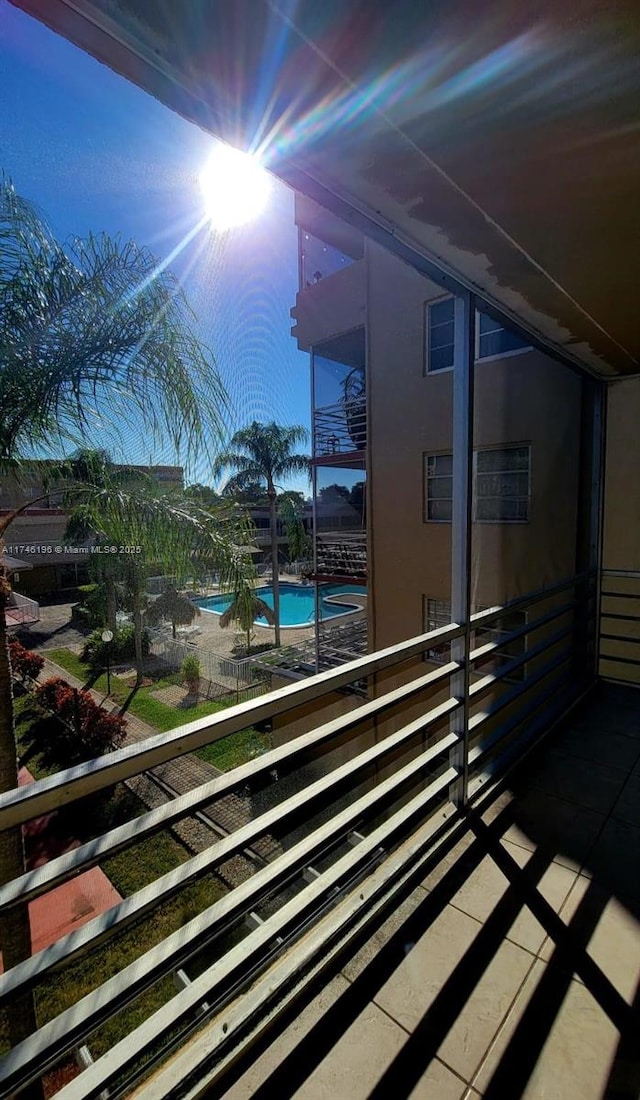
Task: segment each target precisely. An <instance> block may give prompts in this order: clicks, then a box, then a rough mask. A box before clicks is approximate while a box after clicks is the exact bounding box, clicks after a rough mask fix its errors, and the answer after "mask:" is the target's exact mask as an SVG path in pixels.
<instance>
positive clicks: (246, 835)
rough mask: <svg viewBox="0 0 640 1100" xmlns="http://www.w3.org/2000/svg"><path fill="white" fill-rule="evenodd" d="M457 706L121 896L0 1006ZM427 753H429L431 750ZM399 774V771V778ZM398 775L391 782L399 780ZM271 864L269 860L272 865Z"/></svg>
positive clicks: (19, 975)
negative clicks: (123, 897)
mask: <svg viewBox="0 0 640 1100" xmlns="http://www.w3.org/2000/svg"><path fill="white" fill-rule="evenodd" d="M457 705H458V703H457V700H455V699H448V700H446V701H445V702H444V703H441V704H440V705H439V706H437V707H434V708H433V709H432V710H431V711H429V712H428V714H426V715H423V716H421V717H420V718H417V719H415V720H414V721H413V722H410V723H409V724H408V725H407V726H405V727H403V728H402V729H400V730H398V731H396V733H394V734H392V735H391V736H390V737H388V738H385V739H384V740H383V741H380V742H379V743H378V744H377V745H374V746H372V747H371V748H370V749H367V750H365V752H363V753H360V754H359V755H358V756H356V757H355V758H354V759H353V760H349V761H347V762H346V763H345V764H343V765H341V767H339V768H337V769H335V771H333V772H331V773H330V774H329V775H325V776H322V777H321V778H320V779H318V780H316V782H315V783H312V784H311V785H310V786H308V787H305V788H303V789H302V790H301V791H298V792H296V794H294V795H292V796H291V797H290V798H288V799H286V800H285V801H283V802H280V803H278V805H276V806H274V807H272V808H271V809H270V810H267V811H266V813H264V814H261V815H260V817H256V818H253V819H252V820H251V821H249V822H248V823H247V824H246V825H244V826H242V828H240V829H236V830H235V832H233V833H231V834H230V835H229V836H227V837H224V838H223V839H222V840H220V841H218V842H217V843H215V844H212V845H211V846H210V847H209V848H207V849H205V851H204V852H200V853H198V854H197V855H195V856H192V857H191V859H189V860H187V861H186V862H185V863H182V864H181V865H180V866H179V867H176V868H174V869H173V870H172V871H168V872H167V873H166V874H164V875H162V876H161V877H160V878H158V879H155V880H154V881H153V882H151V883H149V885H148V886H146V887H143V889H141V890H138V891H137V892H136V893H135V894H133V895H131V897H128V898H125V899H124V900H123V901H121V902H119V903H118V904H117V905H114V906H112V908H111V909H108V910H106V911H105V912H104V913H101V914H100V915H99V916H97V917H94V919H93V920H92V921H90V922H89V923H88V924H85V925H83V927H82V928H79V929H77V930H76V931H73V932H69V933H68V934H67V935H66V936H63V937H62V938H61V939H59V940H57V941H56V943H54V944H52V945H51V946H50V947H46V948H44V949H43V950H42V951H40V952H39V953H38V954H37V955H33V956H32V957H31V958H29V959H26V960H25V961H24V962H23V963H20V964H19V965H18V966H17V967H14V968H13V969H12V970H10V971H8V972H7V973H6V974H5V975H3V976H2V978H0V1004H2V1003H4V1001H5V1000H6V999H7V998H9V997H13V996H16V995H17V993H18V992H20V991H24V990H25V988H31V987H32V986H34V985H36V984H38V983H39V982H41V981H42V978H43V975H44V974H45V973H47V972H48V971H50V970H51V969H52V968H53V967H59V966H60V965H61V964H62V963H63V962H69V961H70V960H71V959H72V958H75V957H76V956H77V955H79V954H80V953H86V952H87V951H90V950H93V949H95V948H96V947H97V946H99V944H100V943H102V942H103V940H105V939H106V938H108V937H110V936H112V935H113V934H114V933H115V932H116V931H120V930H121V929H122V928H124V927H126V926H127V925H128V924H130V923H131V922H132V921H133V920H137V919H139V918H140V917H141V916H143V915H144V914H145V913H147V912H148V911H149V910H151V909H155V908H156V907H157V906H158V905H159V904H160V903H161V902H163V901H166V899H167V898H168V897H169V896H170V895H172V894H174V893H175V892H176V891H178V890H180V889H182V888H183V887H184V886H185V885H187V884H188V883H190V882H192V881H193V880H194V879H195V878H198V877H200V876H201V875H203V874H205V873H207V872H209V871H211V870H213V868H215V867H217V866H218V865H219V864H220V863H222V862H224V861H225V860H227V859H229V858H230V857H231V856H233V855H236V854H237V853H238V852H239V851H241V850H242V849H243V848H245V847H247V846H248V845H249V844H250V843H251V841H253V840H255V839H256V838H257V837H258V836H261V835H262V834H263V833H267V832H269V830H270V828H271V827H272V826H273V825H276V824H278V825H280V824H282V822H284V821H286V820H287V818H289V817H291V816H293V815H294V814H296V813H298V812H299V811H300V809H302V808H303V807H307V806H310V805H311V804H312V803H313V802H315V801H316V800H317V799H318V798H319V797H320V796H321V795H322V794H324V793H325V792H326V791H331V790H332V789H333V788H334V787H336V786H337V785H338V784H339V783H341V782H343V781H344V780H345V779H347V778H349V777H350V776H352V775H355V774H356V773H357V772H359V771H361V770H362V769H363V768H365V767H368V766H369V765H370V764H372V763H374V762H375V761H377V760H378V759H380V758H382V757H384V756H387V755H388V754H389V753H390V752H392V751H393V750H395V749H396V748H398V746H399V745H401V744H402V743H403V742H404V741H407V740H409V739H410V738H411V737H414V736H415V734H416V733H421V732H424V731H425V730H426V729H429V728H430V727H431V726H433V725H435V724H436V723H437V722H439V721H441V720H442V719H443V718H444V717H446V715H447V714H450V713H452V711H454V710H455V709H456V707H457ZM449 737H450V738H451V741H447V738H445V739H444V740H445V741H447V744H446V745H445V748H448V747H450V744H451V745H452V744H453V743H454V742H455V740H456V736H455V734H450V735H449ZM434 748H435V749H436V750H437V751H436V755H438V754H439V752H440V751H444V749H442V750H440V749H439V743H438V745H436V746H434ZM426 751H427V752H429V750H426ZM423 755H424V754H421V756H419V757H416V760H417V761H419V760H421V759H422V756H423ZM428 759H431V757H430V756H429V757H428ZM399 774H400V773H397V775H399ZM397 775H396V776H395V777H392V778H397ZM381 790H382V786H381V785H378V786H377V787H376V788H375V796H371V795H370V796H369V797H373V800H374V802H375V803H376V804H377V801H378V797H379V796H378V792H380V791H381ZM275 862H276V861H273V863H275Z"/></svg>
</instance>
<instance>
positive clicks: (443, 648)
mask: <svg viewBox="0 0 640 1100" xmlns="http://www.w3.org/2000/svg"><path fill="white" fill-rule="evenodd" d="M430 603H434V604H444V605H445V606H448V608H449V612H448V615H447V616H446V619H445V621H444V622H438V621H437V619H438V615H437V613H436V614H435V616H430V615H429V604H430ZM430 620H431V621H432V622H436V625H435V626H430V625H429V621H430ZM450 622H451V600H443V599H441V598H440V597H439V596H423V597H422V625H423V628H424V633H425V634H428V633H429V632H430V631H431V630H437V629H438V627H440V626H448V625H449V623H450ZM423 660H425V661H431V662H432V664H435V665H446V664H447V663H448V661H450V660H451V642H441V643H440V645H439V646H436V647H435V649H426V650H425V652H424V658H423Z"/></svg>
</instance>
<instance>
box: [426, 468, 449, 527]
mask: <svg viewBox="0 0 640 1100" xmlns="http://www.w3.org/2000/svg"><path fill="white" fill-rule="evenodd" d="M452 473H453V455H425V456H424V481H425V519H428V520H435V521H436V522H440V523H451V504H452V496H453V477H452Z"/></svg>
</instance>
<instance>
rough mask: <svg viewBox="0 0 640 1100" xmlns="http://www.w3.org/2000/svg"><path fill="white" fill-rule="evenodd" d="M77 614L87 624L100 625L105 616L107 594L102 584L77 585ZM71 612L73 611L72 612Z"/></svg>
mask: <svg viewBox="0 0 640 1100" xmlns="http://www.w3.org/2000/svg"><path fill="white" fill-rule="evenodd" d="M78 594H79V596H80V605H79V607H78V616H79V618H80V619H82V620H83V621H85V622H86V623H87V625H88V626H95V627H98V626H100V624H101V623H104V621H105V619H106V617H107V596H106V592H105V587H104V585H103V584H80V585H78ZM72 614H73V613H72Z"/></svg>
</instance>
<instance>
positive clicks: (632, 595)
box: [600, 592, 640, 600]
mask: <svg viewBox="0 0 640 1100" xmlns="http://www.w3.org/2000/svg"><path fill="white" fill-rule="evenodd" d="M600 595H601V597H602V599H605V597H608V598H609V599H612V600H640V592H601V593H600Z"/></svg>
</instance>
